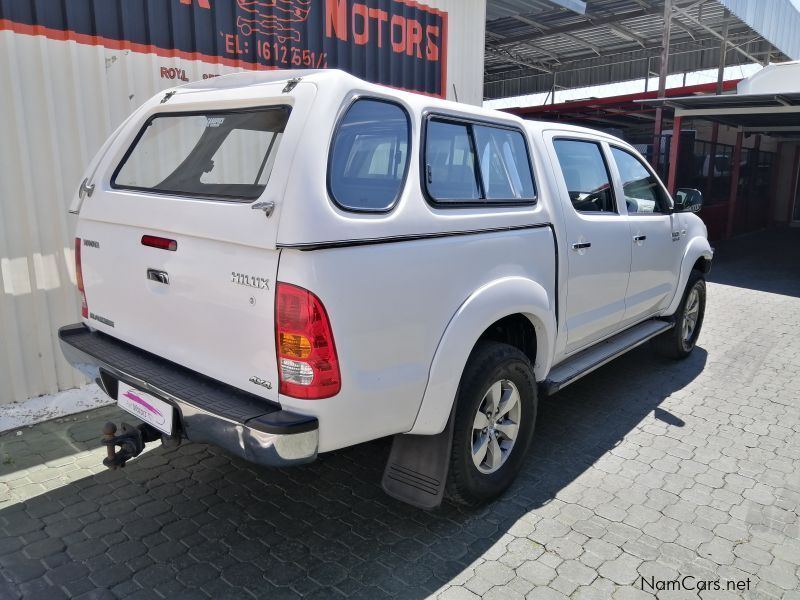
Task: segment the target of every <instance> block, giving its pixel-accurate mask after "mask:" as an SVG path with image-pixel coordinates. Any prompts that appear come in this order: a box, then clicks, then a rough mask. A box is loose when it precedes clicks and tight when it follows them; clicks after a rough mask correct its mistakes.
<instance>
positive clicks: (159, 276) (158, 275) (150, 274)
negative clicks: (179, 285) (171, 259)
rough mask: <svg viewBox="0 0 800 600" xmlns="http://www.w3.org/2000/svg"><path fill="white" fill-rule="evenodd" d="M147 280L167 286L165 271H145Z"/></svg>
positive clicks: (167, 280) (167, 277)
mask: <svg viewBox="0 0 800 600" xmlns="http://www.w3.org/2000/svg"><path fill="white" fill-rule="evenodd" d="M147 278H148V279H149V280H150V281H155V282H156V283H163V284H164V285H169V275H168V274H167V272H166V271H159V270H157V269H147Z"/></svg>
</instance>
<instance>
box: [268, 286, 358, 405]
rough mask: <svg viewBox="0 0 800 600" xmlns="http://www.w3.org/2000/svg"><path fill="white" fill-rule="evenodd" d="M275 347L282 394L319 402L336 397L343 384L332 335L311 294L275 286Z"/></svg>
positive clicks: (326, 315) (325, 314)
mask: <svg viewBox="0 0 800 600" xmlns="http://www.w3.org/2000/svg"><path fill="white" fill-rule="evenodd" d="M275 345H276V347H277V352H278V380H279V382H280V384H279V391H280V393H281V394H284V395H286V396H292V397H294V398H303V399H306V400H319V399H321V398H330V397H331V396H335V395H336V394H338V393H339V390H340V389H341V387H342V381H341V376H340V374H339V359H338V357H337V355H336V346H335V344H334V342H333V331H332V330H331V324H330V320H329V319H328V313H326V312H325V307H324V306H323V305H322V302H320V299H319V298H317V297H316V296H315V295H314V294H312V293H311V292H309V291H308V290H306V289H303V288H301V287H297V286H295V285H291V284H288V283H282V282H280V281H279V282H278V286H277V290H276V300H275Z"/></svg>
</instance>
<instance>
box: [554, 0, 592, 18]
mask: <svg viewBox="0 0 800 600" xmlns="http://www.w3.org/2000/svg"><path fill="white" fill-rule="evenodd" d="M550 2H552V3H553V4H557V5H558V6H561V7H563V8H566V9H567V10H571V11H572V12H576V13H578V14H579V15H582V14H585V13H586V2H585V1H584V0H550Z"/></svg>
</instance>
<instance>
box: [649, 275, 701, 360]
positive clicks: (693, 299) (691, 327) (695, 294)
mask: <svg viewBox="0 0 800 600" xmlns="http://www.w3.org/2000/svg"><path fill="white" fill-rule="evenodd" d="M705 313H706V281H705V278H704V277H703V274H702V273H700V272H699V271H692V274H691V275H690V276H689V281H688V282H687V283H686V291H685V292H684V294H683V298H682V299H681V303H680V304H679V305H678V310H677V311H675V327H673V328H672V329H670V330H669V331H667V332H666V333H663V334H661V335H660V336H658V337H657V338H655V339H654V340H653V347H654V348H655V349H656V351H657V352H658V353H659V354H661V355H662V356H665V357H667V358H673V359H681V358H686V357H687V356H689V355H690V354H691V353H692V350H694V346H695V344H696V343H697V338H698V336H699V335H700V329H701V328H702V326H703V318H704V316H705Z"/></svg>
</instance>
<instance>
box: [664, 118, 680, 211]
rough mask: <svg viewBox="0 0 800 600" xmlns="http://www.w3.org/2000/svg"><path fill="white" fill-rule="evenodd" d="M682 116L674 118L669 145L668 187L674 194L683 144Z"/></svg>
mask: <svg viewBox="0 0 800 600" xmlns="http://www.w3.org/2000/svg"><path fill="white" fill-rule="evenodd" d="M681 121H683V119H682V118H681V117H675V118H674V119H672V141H671V142H670V145H669V176H668V177H667V189H668V190H669V193H670V194H672V195H673V196H674V195H675V189H676V188H675V186H676V179H677V175H678V156H679V154H678V152H679V149H680V145H681Z"/></svg>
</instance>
